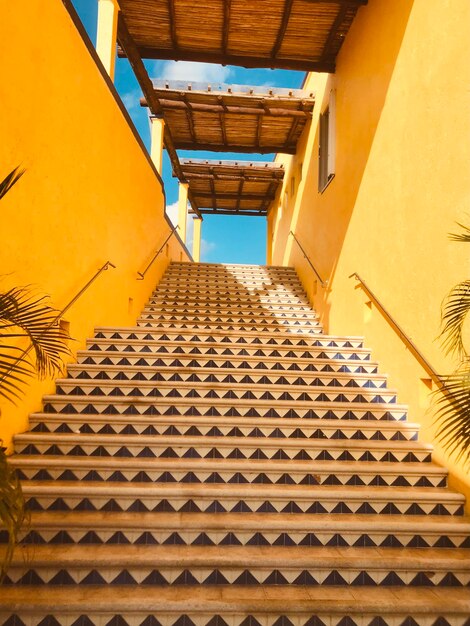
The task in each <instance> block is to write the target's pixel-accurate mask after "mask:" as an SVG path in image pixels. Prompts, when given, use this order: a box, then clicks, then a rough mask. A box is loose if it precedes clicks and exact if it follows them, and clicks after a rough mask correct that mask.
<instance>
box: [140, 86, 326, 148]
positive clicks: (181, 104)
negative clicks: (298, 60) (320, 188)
mask: <svg viewBox="0 0 470 626" xmlns="http://www.w3.org/2000/svg"><path fill="white" fill-rule="evenodd" d="M153 96H154V98H155V100H156V102H158V105H159V108H160V110H161V111H162V115H163V118H164V120H165V123H166V125H167V126H168V127H169V129H170V132H171V136H172V138H173V145H174V147H175V148H176V149H184V150H211V151H215V152H250V153H253V152H258V153H261V154H267V153H270V152H285V153H288V154H294V153H295V151H296V148H297V142H298V140H299V138H300V135H301V133H302V130H303V129H304V127H305V124H306V123H307V121H308V120H309V119H310V117H311V115H312V110H313V107H314V104H315V99H314V97H313V93H309V92H307V91H303V90H300V89H281V88H263V87H249V86H246V85H223V84H216V85H206V84H203V83H185V82H182V81H164V80H154V81H153ZM141 102H142V104H143V105H146V104H147V101H146V99H145V98H144V99H143V100H142V101H141Z"/></svg>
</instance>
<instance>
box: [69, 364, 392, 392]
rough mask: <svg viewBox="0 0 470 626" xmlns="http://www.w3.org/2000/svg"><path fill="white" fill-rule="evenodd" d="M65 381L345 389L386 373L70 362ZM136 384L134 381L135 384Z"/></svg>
mask: <svg viewBox="0 0 470 626" xmlns="http://www.w3.org/2000/svg"><path fill="white" fill-rule="evenodd" d="M60 380H65V381H67V382H68V383H70V382H71V380H75V381H77V380H90V381H91V380H103V381H106V380H107V381H112V380H115V381H117V380H121V381H126V380H127V381H142V382H143V381H151V382H153V383H154V384H155V383H156V382H157V381H158V382H181V383H184V382H187V383H193V384H194V385H195V386H197V383H213V384H217V383H230V384H231V385H235V386H238V385H243V384H248V385H251V387H252V388H255V389H256V388H257V387H263V388H265V387H266V388H267V389H269V388H270V387H271V386H280V385H281V386H283V387H284V389H285V388H286V386H287V388H291V386H292V387H301V388H303V389H305V387H308V388H310V387H327V388H328V389H330V390H331V389H332V388H337V389H340V388H346V389H376V390H380V389H387V376H383V375H379V374H368V373H358V372H356V373H354V375H352V374H351V373H350V372H335V373H332V372H322V371H320V372H316V373H315V372H310V371H309V372H303V373H302V375H301V376H299V374H298V373H294V374H291V373H290V372H285V373H283V374H282V375H281V376H280V375H279V374H261V373H258V374H256V373H255V374H253V373H252V374H251V375H250V376H249V375H248V374H245V373H243V372H237V371H235V372H232V373H230V374H226V373H225V372H223V371H222V372H220V371H219V370H218V369H217V368H208V369H206V368H204V370H203V371H201V370H200V369H197V368H188V369H187V370H184V369H182V368H177V367H165V368H160V371H158V372H155V371H152V370H151V369H149V370H147V369H142V368H140V370H139V371H137V372H136V371H135V370H132V369H130V368H129V366H128V367H124V366H121V367H118V368H116V367H111V366H108V367H100V366H97V365H88V366H84V365H79V364H69V365H68V367H67V378H65V379H60ZM136 384H137V383H136Z"/></svg>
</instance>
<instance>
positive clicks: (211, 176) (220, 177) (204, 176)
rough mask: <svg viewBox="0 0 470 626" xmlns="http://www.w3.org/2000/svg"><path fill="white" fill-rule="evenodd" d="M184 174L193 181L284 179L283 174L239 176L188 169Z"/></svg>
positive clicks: (264, 181) (266, 181)
mask: <svg viewBox="0 0 470 626" xmlns="http://www.w3.org/2000/svg"><path fill="white" fill-rule="evenodd" d="M184 175H185V178H186V179H187V180H188V181H189V182H191V180H193V179H196V180H211V179H212V180H230V181H236V182H239V181H240V178H243V177H244V178H245V179H246V181H247V182H250V183H268V182H270V181H271V180H272V181H273V182H277V183H279V182H280V181H281V180H282V179H283V176H276V177H274V176H273V177H272V178H271V177H262V176H243V174H239V175H238V176H235V175H230V174H217V173H214V174H196V173H192V172H188V171H186V170H185V171H184Z"/></svg>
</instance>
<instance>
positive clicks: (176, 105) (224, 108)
mask: <svg viewBox="0 0 470 626" xmlns="http://www.w3.org/2000/svg"><path fill="white" fill-rule="evenodd" d="M154 93H155V92H154ZM155 97H156V98H157V100H158V102H159V104H160V106H161V108H162V109H163V110H165V109H167V110H179V111H183V110H184V109H187V108H188V107H191V109H192V110H193V111H196V112H200V113H235V114H238V115H272V116H274V117H300V118H303V119H305V118H310V117H312V113H311V112H310V111H303V110H300V111H299V110H298V109H289V108H284V107H270V106H269V105H266V106H262V107H260V108H255V107H253V106H233V105H230V104H226V105H222V104H201V103H199V102H191V103H189V102H188V101H187V97H186V94H185V100H183V101H181V100H168V99H166V98H159V97H158V96H156V95H155ZM140 104H141V106H147V102H146V99H145V98H141V100H140ZM263 104H264V102H263Z"/></svg>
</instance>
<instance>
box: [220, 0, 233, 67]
mask: <svg viewBox="0 0 470 626" xmlns="http://www.w3.org/2000/svg"><path fill="white" fill-rule="evenodd" d="M231 8H232V0H225V2H224V23H223V26H222V54H225V55H226V54H227V46H228V36H229V32H230V10H231Z"/></svg>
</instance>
